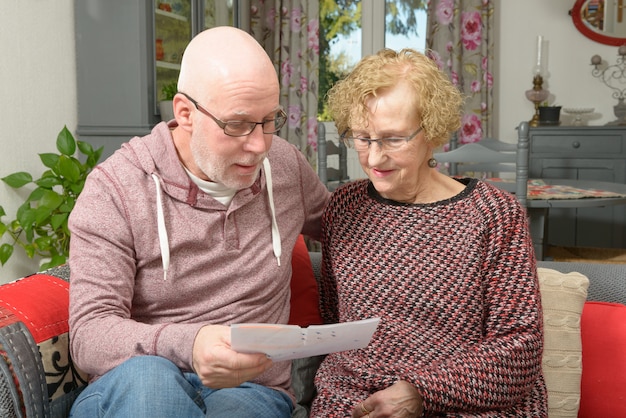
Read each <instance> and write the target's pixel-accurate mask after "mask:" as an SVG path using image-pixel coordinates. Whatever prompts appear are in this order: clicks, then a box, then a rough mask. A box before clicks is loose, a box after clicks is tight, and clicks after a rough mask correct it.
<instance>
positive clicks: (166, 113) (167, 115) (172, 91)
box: [159, 81, 178, 122]
mask: <svg viewBox="0 0 626 418" xmlns="http://www.w3.org/2000/svg"><path fill="white" fill-rule="evenodd" d="M176 93H178V84H177V83H176V81H171V82H169V83H166V84H165V85H163V88H161V101H160V102H159V111H160V112H161V120H162V121H164V122H167V121H169V120H172V119H174V109H173V108H172V99H174V96H175V95H176Z"/></svg>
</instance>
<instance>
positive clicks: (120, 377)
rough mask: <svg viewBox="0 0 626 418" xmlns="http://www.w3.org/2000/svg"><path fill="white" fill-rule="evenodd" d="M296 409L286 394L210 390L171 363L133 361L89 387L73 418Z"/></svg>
mask: <svg viewBox="0 0 626 418" xmlns="http://www.w3.org/2000/svg"><path fill="white" fill-rule="evenodd" d="M292 409H293V403H292V401H291V398H289V396H288V395H287V394H285V393H283V392H281V391H278V390H274V389H270V388H267V387H265V386H261V385H257V384H255V383H249V382H246V383H244V384H242V385H241V386H238V387H236V388H229V389H217V390H216V389H209V388H207V387H206V386H204V385H203V384H202V382H201V381H200V379H199V377H198V375H196V374H195V373H185V372H182V371H181V370H180V369H179V368H178V367H177V366H176V365H175V364H174V363H172V362H171V361H169V360H167V359H165V358H162V357H154V356H139V357H133V358H131V359H129V360H127V361H125V362H124V363H122V364H121V365H119V366H118V367H116V368H115V369H113V370H111V371H109V372H108V373H106V374H105V375H104V376H102V377H101V378H99V379H98V380H96V381H95V382H93V383H92V384H90V385H88V386H87V387H86V388H85V390H83V392H82V393H81V394H80V395H79V396H78V399H76V401H75V402H74V404H73V405H72V411H71V413H70V417H88V418H95V417H136V418H140V417H146V418H147V417H149V418H157V417H163V418H165V417H176V418H178V417H185V418H193V417H225V418H238V417H259V418H261V417H262V418H268V417H276V418H288V417H291V411H292Z"/></svg>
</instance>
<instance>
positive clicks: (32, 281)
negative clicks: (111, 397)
mask: <svg viewBox="0 0 626 418" xmlns="http://www.w3.org/2000/svg"><path fill="white" fill-rule="evenodd" d="M68 307H69V284H68V283H67V281H65V280H63V279H61V278H59V277H55V276H51V275H49V274H34V275H32V276H28V277H25V278H22V279H19V280H16V281H14V282H10V283H6V284H4V285H2V286H0V354H2V356H1V357H0V369H1V370H0V371H1V376H0V379H1V380H2V381H1V382H0V408H4V407H5V406H6V409H5V410H0V416H2V417H4V416H8V417H12V416H18V417H22V416H26V417H55V418H56V417H66V416H67V415H68V413H69V408H70V406H71V404H72V402H73V400H74V399H75V398H76V396H78V393H80V390H82V388H83V387H84V386H85V385H86V384H87V380H88V376H87V375H86V374H85V373H83V372H82V371H80V370H79V369H77V368H76V367H75V366H74V364H73V362H72V361H71V358H70V355H69V327H68V314H69V313H68ZM5 411H6V414H5Z"/></svg>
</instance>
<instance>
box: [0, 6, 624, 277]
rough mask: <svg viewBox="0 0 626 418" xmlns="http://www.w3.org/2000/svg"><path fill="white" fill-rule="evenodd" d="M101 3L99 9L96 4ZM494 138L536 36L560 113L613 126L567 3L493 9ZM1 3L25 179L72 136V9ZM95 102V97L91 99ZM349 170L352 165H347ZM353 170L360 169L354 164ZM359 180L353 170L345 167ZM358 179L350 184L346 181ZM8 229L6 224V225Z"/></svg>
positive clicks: (1, 164)
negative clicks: (572, 111)
mask: <svg viewBox="0 0 626 418" xmlns="http://www.w3.org/2000/svg"><path fill="white" fill-rule="evenodd" d="M102 1H104V0H102ZM495 1H496V17H495V21H496V27H497V29H496V56H497V57H498V59H499V66H498V68H497V73H496V76H495V77H496V78H495V83H496V93H495V96H494V97H495V100H496V111H495V118H496V133H497V134H498V135H499V136H500V137H501V138H503V139H504V140H507V141H510V142H514V141H515V127H516V126H517V125H518V124H519V122H521V121H522V120H529V119H530V118H531V117H532V114H533V111H534V109H533V105H532V103H531V102H529V101H528V100H527V99H526V98H525V96H524V92H525V91H526V90H528V89H530V88H532V68H533V65H534V60H535V45H536V38H537V35H543V36H544V39H546V40H547V45H548V46H547V55H548V70H549V75H548V77H547V87H548V88H549V89H550V91H551V92H552V93H553V94H554V95H555V99H556V101H557V102H558V103H559V104H561V105H563V106H565V107H595V109H596V113H597V119H594V120H592V121H591V123H590V124H593V125H603V124H605V123H607V122H609V121H612V120H614V119H615V118H614V115H613V105H614V104H615V103H616V101H615V100H614V99H613V98H611V94H610V93H611V92H610V90H609V89H608V88H607V87H606V86H604V85H603V84H602V83H601V82H600V81H599V80H597V79H596V78H594V77H592V76H591V65H590V64H589V63H590V58H591V56H592V55H594V54H600V55H601V56H602V57H603V58H604V59H605V60H607V61H608V62H609V63H610V64H613V63H614V62H615V58H616V56H617V47H612V46H606V45H601V44H598V43H596V42H593V41H591V40H589V39H587V38H585V37H584V36H582V35H581V34H580V33H579V32H578V31H577V30H576V28H575V27H574V25H573V24H572V20H571V17H570V16H569V15H568V11H569V9H570V8H571V7H572V5H573V4H574V0H550V1H545V0H525V1H519V0H495ZM13 3H14V2H10V1H9V0H0V6H7V7H2V13H0V42H1V43H2V52H3V56H2V58H1V59H0V80H2V81H3V82H4V84H3V89H2V96H1V97H2V100H0V110H1V111H2V112H0V115H2V116H0V118H2V119H1V122H2V134H1V135H2V136H1V141H2V145H3V148H2V149H3V151H4V152H2V153H0V177H4V176H5V175H7V174H10V173H13V172H15V171H20V170H25V171H29V172H32V173H35V174H37V175H38V174H40V173H41V171H43V170H42V166H41V163H40V161H39V157H38V156H37V154H38V153H41V152H55V141H56V135H57V133H58V132H59V131H60V130H61V128H62V127H63V125H67V127H68V128H69V129H70V131H71V132H73V133H74V132H75V129H76V124H77V116H76V108H77V104H76V68H75V51H74V7H73V1H72V0H22V1H20V2H19V6H17V7H16V6H15V4H13ZM94 100H97V98H94ZM353 163H354V162H353ZM356 164H358V163H356ZM351 171H355V172H356V173H357V174H358V176H359V177H360V176H361V175H360V174H359V173H360V167H358V166H352V164H351ZM354 177H357V176H353V178H354ZM19 202H20V198H18V197H17V195H16V193H15V191H14V190H13V189H11V188H10V187H8V186H6V185H5V184H4V183H1V182H0V205H2V206H3V207H4V208H5V210H6V211H7V213H8V214H9V215H10V216H11V217H12V216H13V215H14V214H15V209H16V208H17V206H18V205H19ZM4 220H7V218H4ZM16 254H18V255H19V257H18V256H16V255H14V256H13V257H12V258H11V260H10V261H9V264H7V265H6V266H4V267H2V268H0V282H3V281H8V280H12V279H13V278H17V277H21V276H24V275H26V274H29V273H32V272H33V271H35V270H36V268H37V263H36V262H34V261H33V260H29V259H28V258H26V257H25V256H21V252H20V251H17V250H16Z"/></svg>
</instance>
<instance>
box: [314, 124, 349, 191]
mask: <svg viewBox="0 0 626 418" xmlns="http://www.w3.org/2000/svg"><path fill="white" fill-rule="evenodd" d="M331 155H337V159H338V163H337V167H329V166H328V157H329V156H331ZM317 172H318V175H319V177H320V180H321V181H322V183H324V184H325V185H326V187H327V188H328V189H329V190H334V189H336V188H337V186H338V185H340V184H342V183H345V182H347V181H349V180H350V178H349V177H348V149H347V148H346V145H345V144H344V143H343V142H342V141H339V145H337V144H336V143H335V142H334V141H331V140H327V139H326V127H325V126H324V122H318V123H317Z"/></svg>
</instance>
